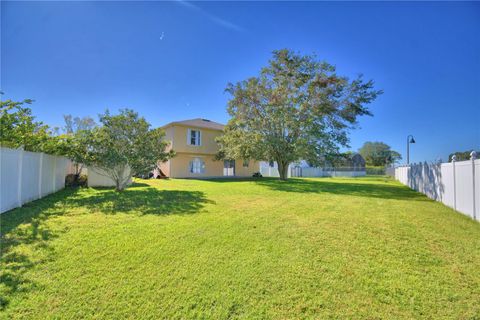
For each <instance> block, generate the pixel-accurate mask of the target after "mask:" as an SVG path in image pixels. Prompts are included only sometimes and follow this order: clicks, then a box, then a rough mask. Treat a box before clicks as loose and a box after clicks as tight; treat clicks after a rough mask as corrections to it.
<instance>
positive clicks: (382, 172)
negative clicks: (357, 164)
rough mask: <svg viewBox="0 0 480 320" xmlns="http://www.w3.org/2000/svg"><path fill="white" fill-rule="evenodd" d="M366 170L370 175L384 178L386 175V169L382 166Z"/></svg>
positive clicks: (368, 167)
mask: <svg viewBox="0 0 480 320" xmlns="http://www.w3.org/2000/svg"><path fill="white" fill-rule="evenodd" d="M365 169H366V172H367V174H368V175H375V176H384V175H385V174H386V172H385V167H382V166H378V167H374V166H367V167H365Z"/></svg>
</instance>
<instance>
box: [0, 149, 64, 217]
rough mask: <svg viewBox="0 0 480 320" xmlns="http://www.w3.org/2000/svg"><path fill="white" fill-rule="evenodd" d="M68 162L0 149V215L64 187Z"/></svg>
mask: <svg viewBox="0 0 480 320" xmlns="http://www.w3.org/2000/svg"><path fill="white" fill-rule="evenodd" d="M69 162H70V160H68V159H67V158H64V157H59V156H52V155H47V154H43V153H37V152H28V151H23V150H18V149H10V148H3V147H0V213H2V212H5V211H8V210H11V209H13V208H15V207H20V206H22V204H24V203H26V202H29V201H32V200H36V199H39V198H41V197H43V196H45V195H47V194H50V193H53V192H55V191H58V190H60V189H62V188H63V187H64V186H65V175H66V172H67V166H68V164H69Z"/></svg>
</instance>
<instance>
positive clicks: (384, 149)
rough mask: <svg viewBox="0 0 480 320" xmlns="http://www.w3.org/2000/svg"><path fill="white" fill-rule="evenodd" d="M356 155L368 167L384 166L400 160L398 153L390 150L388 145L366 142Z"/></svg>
mask: <svg viewBox="0 0 480 320" xmlns="http://www.w3.org/2000/svg"><path fill="white" fill-rule="evenodd" d="M358 153H360V155H361V156H362V157H363V158H364V159H365V162H366V163H367V165H369V166H384V165H388V164H392V163H395V162H397V161H399V160H401V159H402V156H401V155H400V153H398V152H396V151H394V150H392V149H391V148H390V146H389V145H388V144H386V143H383V142H371V141H367V142H365V143H364V144H363V146H362V147H361V148H360V149H358Z"/></svg>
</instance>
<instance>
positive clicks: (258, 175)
mask: <svg viewBox="0 0 480 320" xmlns="http://www.w3.org/2000/svg"><path fill="white" fill-rule="evenodd" d="M252 177H254V178H261V177H263V176H262V174H261V173H260V172H255V173H254V174H253V175H252Z"/></svg>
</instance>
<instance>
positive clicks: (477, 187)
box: [473, 160, 480, 220]
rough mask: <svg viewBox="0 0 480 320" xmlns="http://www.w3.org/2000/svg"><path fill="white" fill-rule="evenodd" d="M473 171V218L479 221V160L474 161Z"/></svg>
mask: <svg viewBox="0 0 480 320" xmlns="http://www.w3.org/2000/svg"><path fill="white" fill-rule="evenodd" d="M473 168H474V170H475V181H474V182H475V198H474V199H475V217H476V219H477V220H480V160H475V161H474V166H473Z"/></svg>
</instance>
